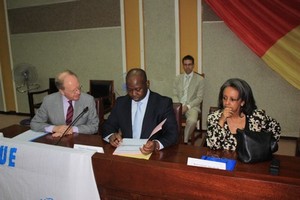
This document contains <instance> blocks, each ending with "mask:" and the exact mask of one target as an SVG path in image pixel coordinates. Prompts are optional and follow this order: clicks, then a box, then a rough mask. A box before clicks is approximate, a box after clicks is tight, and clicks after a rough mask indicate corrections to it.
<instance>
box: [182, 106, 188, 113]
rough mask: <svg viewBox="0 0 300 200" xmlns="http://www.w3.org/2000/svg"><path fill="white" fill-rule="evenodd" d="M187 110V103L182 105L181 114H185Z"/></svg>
mask: <svg viewBox="0 0 300 200" xmlns="http://www.w3.org/2000/svg"><path fill="white" fill-rule="evenodd" d="M188 110H189V107H188V106H187V105H183V106H182V114H185V113H186V112H187V111H188Z"/></svg>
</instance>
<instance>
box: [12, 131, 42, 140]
mask: <svg viewBox="0 0 300 200" xmlns="http://www.w3.org/2000/svg"><path fill="white" fill-rule="evenodd" d="M47 134H48V133H45V132H36V131H33V130H28V131H25V132H23V133H21V134H19V135H17V136H15V137H13V138H12V139H13V140H19V141H32V140H35V139H37V138H39V137H42V136H44V135H47Z"/></svg>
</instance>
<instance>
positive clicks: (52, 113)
mask: <svg viewBox="0 0 300 200" xmlns="http://www.w3.org/2000/svg"><path fill="white" fill-rule="evenodd" d="M85 107H88V108H89V109H88V111H87V112H86V113H85V114H84V115H83V116H82V117H81V118H80V119H79V120H78V121H77V122H76V123H75V125H74V126H77V127H78V132H79V133H86V134H94V133H96V132H97V131H98V125H99V118H98V114H97V111H96V105H95V100H94V98H93V97H92V96H91V95H89V94H86V93H81V95H80V99H79V100H78V101H75V105H74V114H73V120H74V119H75V118H76V117H77V116H78V115H79V114H80V113H81V112H82V111H83V109H84V108H85ZM63 124H66V122H65V116H64V108H63V100H62V95H61V94H60V93H59V92H56V93H53V94H50V95H47V96H46V97H45V98H44V100H43V103H42V105H41V107H40V108H39V109H38V110H37V112H36V114H35V116H34V117H33V118H32V120H31V123H30V126H31V129H32V130H34V131H40V132H44V131H45V127H47V126H50V125H63Z"/></svg>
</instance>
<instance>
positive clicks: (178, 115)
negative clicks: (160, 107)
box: [173, 103, 183, 143]
mask: <svg viewBox="0 0 300 200" xmlns="http://www.w3.org/2000/svg"><path fill="white" fill-rule="evenodd" d="M173 110H174V113H175V118H176V121H177V129H178V133H179V138H178V142H179V143H182V142H183V131H182V127H181V123H182V104H181V103H173Z"/></svg>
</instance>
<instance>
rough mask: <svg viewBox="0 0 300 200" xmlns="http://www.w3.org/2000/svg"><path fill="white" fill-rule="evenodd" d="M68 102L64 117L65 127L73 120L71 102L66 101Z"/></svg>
mask: <svg viewBox="0 0 300 200" xmlns="http://www.w3.org/2000/svg"><path fill="white" fill-rule="evenodd" d="M68 102H69V104H70V105H69V107H68V111H67V116H66V124H67V125H70V124H71V122H72V119H73V112H74V109H73V105H72V101H71V100H70V101H68Z"/></svg>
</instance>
